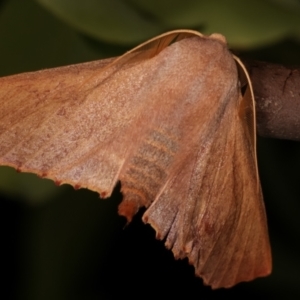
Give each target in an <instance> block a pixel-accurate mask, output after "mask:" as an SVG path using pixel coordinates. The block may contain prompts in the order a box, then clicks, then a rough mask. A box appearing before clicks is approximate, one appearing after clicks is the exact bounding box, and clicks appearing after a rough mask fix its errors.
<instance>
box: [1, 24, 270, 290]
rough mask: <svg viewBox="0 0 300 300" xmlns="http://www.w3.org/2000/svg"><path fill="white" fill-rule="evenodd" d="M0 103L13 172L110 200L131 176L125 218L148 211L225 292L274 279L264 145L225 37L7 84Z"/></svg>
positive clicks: (144, 48)
mask: <svg viewBox="0 0 300 300" xmlns="http://www.w3.org/2000/svg"><path fill="white" fill-rule="evenodd" d="M241 66H242V65H241ZM242 68H243V66H242ZM246 76H247V75H246ZM0 100H1V107H0V163H1V164H2V165H9V166H13V167H15V168H17V169H19V170H20V171H28V172H34V173H37V174H39V175H41V176H45V177H48V178H51V179H53V180H55V181H57V182H61V183H64V182H66V183H70V184H72V185H74V186H76V187H87V188H89V189H92V190H95V191H98V192H99V193H100V195H101V196H102V197H108V196H109V195H110V194H111V193H112V190H113V188H114V186H115V185H116V183H117V181H118V180H121V184H122V192H123V195H124V199H123V202H122V203H121V205H120V208H119V213H120V214H122V215H124V216H126V217H127V219H128V220H131V218H132V217H133V215H134V214H135V213H136V212H137V210H138V209H139V208H140V207H141V206H146V207H149V208H148V210H147V211H146V213H145V215H144V221H146V222H149V223H150V224H151V225H152V226H153V227H154V229H155V230H156V232H157V236H158V238H161V239H164V238H166V245H167V247H168V248H171V249H172V251H173V252H174V254H175V257H178V258H184V257H188V259H189V261H190V262H191V263H192V264H193V265H194V266H195V269H196V274H198V275H199V276H201V277H202V278H203V279H204V282H205V283H206V284H209V285H211V286H212V287H214V288H217V287H229V286H232V285H234V284H236V283H237V282H239V281H247V280H251V279H253V278H255V277H257V276H264V275H267V274H268V273H269V272H270V269H271V258H270V249H269V244H268V236H267V232H266V219H265V214H264V207H263V202H262V197H261V192H260V187H259V182H258V174H257V167H256V156H255V140H253V139H252V140H251V138H250V136H251V132H253V131H252V129H250V131H248V133H247V134H245V127H244V125H242V123H241V118H240V116H241V115H243V111H247V109H246V110H245V109H244V110H243V109H240V107H241V106H242V105H241V103H243V102H242V99H241V96H240V92H239V88H238V74H237V69H236V65H235V62H234V59H233V57H232V55H231V53H230V52H229V51H228V50H227V47H226V45H225V44H224V42H223V41H222V38H220V36H213V37H211V38H210V37H204V36H202V35H201V34H199V33H197V32H194V31H185V30H177V31H173V32H170V33H166V34H164V35H161V36H159V37H157V38H154V39H152V40H150V41H149V42H146V43H144V44H142V45H141V46H139V47H137V48H135V49H133V50H132V51H130V52H128V53H127V54H125V55H124V56H121V57H120V58H118V59H115V60H114V61H113V62H110V61H109V63H107V62H104V63H101V62H99V63H97V62H93V63H88V64H83V65H77V66H70V67H65V68H58V69H53V70H45V71H40V72H35V73H25V74H21V75H15V76H9V77H6V78H2V79H0ZM252 108H253V109H254V106H253V103H252ZM253 115H254V114H253ZM253 136H254V137H255V132H253V135H252V137H253ZM253 141H254V142H253ZM226 245H228V249H225V248H226Z"/></svg>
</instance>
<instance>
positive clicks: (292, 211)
mask: <svg viewBox="0 0 300 300" xmlns="http://www.w3.org/2000/svg"><path fill="white" fill-rule="evenodd" d="M299 13H300V4H299V1H296V0H287V1H285V0H253V1H242V0H225V1H216V0H201V1H199V0H185V1H179V0H174V1H158V0H152V1H147V0H127V1H117V0H85V1H79V0H72V1H71V0H51V1H50V0H36V1H34V0H6V1H2V2H0V37H1V47H0V60H1V69H0V75H1V76H4V75H8V74H13V73H18V72H24V71H31V70H37V69H42V68H46V67H54V66H60V65H67V64H71V63H78V62H84V61H88V60H93V59H99V58H103V57H108V56H115V55H118V54H121V53H123V52H124V51H126V50H128V49H130V47H132V46H135V45H136V44H137V43H139V42H142V41H144V40H146V39H148V38H150V37H153V36H154V35H157V34H160V33H162V32H164V31H166V30H171V29H176V28H189V29H197V30H201V31H202V32H203V33H212V32H220V33H223V34H224V35H226V37H227V39H228V41H229V44H230V46H231V47H232V48H234V49H235V50H237V51H238V55H239V56H241V57H242V58H243V57H247V58H254V59H263V60H268V61H273V62H279V63H286V64H299V63H300V57H299V53H300V52H299V51H300V45H299V43H298V41H299V28H300V26H299V25H300V18H299ZM250 50H251V51H250ZM0 109H1V108H0ZM299 148H300V146H299V143H295V142H291V141H279V140H268V139H263V138H260V139H259V149H258V157H259V167H260V173H261V180H262V186H263V192H264V197H265V202H266V206H267V213H268V219H269V223H270V236H271V242H272V249H273V255H274V271H273V273H272V275H271V276H269V277H268V278H264V279H259V280H255V281H254V282H251V283H245V284H240V285H238V286H237V287H235V288H233V289H230V290H221V291H211V290H210V288H208V287H203V286H202V283H201V280H200V279H197V278H195V277H194V274H193V269H192V268H191V267H190V266H188V265H187V263H186V261H183V262H174V260H173V257H172V254H171V253H170V252H169V251H167V250H165V249H164V245H163V243H161V242H159V241H156V240H155V239H154V232H153V230H152V229H150V228H149V226H144V225H142V223H141V221H140V218H139V217H137V218H135V220H134V222H133V224H131V225H129V226H126V228H125V229H124V230H123V227H124V225H125V221H124V220H123V219H122V218H119V217H118V216H117V213H116V212H117V204H118V202H119V201H120V199H121V195H120V193H118V188H117V189H116V192H115V195H114V197H112V198H111V199H110V200H109V201H107V200H105V201H103V200H99V199H98V195H97V194H96V193H93V192H91V191H87V190H79V191H75V190H73V188H71V187H70V186H61V187H56V186H55V185H54V183H53V182H51V181H48V180H44V179H39V178H37V177H36V176H35V175H32V174H18V173H17V172H16V171H14V170H12V169H10V168H7V167H2V168H0V197H1V201H0V204H1V206H2V207H1V213H2V215H1V221H2V227H1V228H2V230H1V237H2V241H1V242H2V250H3V255H2V260H3V264H2V267H1V272H2V277H4V278H5V280H4V281H3V282H2V289H1V292H0V293H2V295H1V296H4V294H5V293H6V294H7V295H5V297H2V298H3V299H22V300H24V299H31V300H32V299H33V300H34V299H100V298H103V299H115V298H117V297H122V296H123V297H133V298H138V297H141V296H143V297H144V296H145V294H146V296H148V297H156V295H157V294H158V293H160V294H163V295H165V296H166V295H167V296H168V297H172V296H173V295H174V296H176V295H178V294H179V293H181V294H183V295H186V297H199V298H201V297H202V298H205V299H217V298H221V297H224V296H226V297H235V296H239V297H243V296H244V295H245V294H246V295H247V296H254V297H259V298H267V297H274V295H275V296H276V297H287V298H289V299H298V298H299V297H300V288H299V286H300V278H299V275H298V269H299V267H300V257H299V254H298V253H300V245H299V242H298V240H299V235H300V220H299V217H298V214H299V211H300V207H299V198H300V188H299V184H298V173H299V171H298V170H299V167H300V149H299ZM167 281H168V283H167V284H166V282H167ZM146 285H147V289H146ZM137 287H142V292H140V291H139V290H138V289H137ZM158 287H159V289H158Z"/></svg>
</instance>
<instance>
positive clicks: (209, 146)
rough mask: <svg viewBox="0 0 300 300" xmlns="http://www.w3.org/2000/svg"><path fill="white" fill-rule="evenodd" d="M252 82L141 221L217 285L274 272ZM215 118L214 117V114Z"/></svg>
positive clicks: (229, 105) (241, 68)
mask: <svg viewBox="0 0 300 300" xmlns="http://www.w3.org/2000/svg"><path fill="white" fill-rule="evenodd" d="M237 64H238V68H239V71H240V72H242V73H243V74H242V76H244V79H246V92H245V94H244V95H243V96H241V95H240V94H238V93H235V94H234V95H232V98H231V101H230V102H228V103H227V106H226V109H225V110H224V111H223V113H222V114H221V115H220V116H219V117H220V121H219V122H217V123H215V127H212V128H211V130H210V131H209V132H208V133H207V134H206V135H205V133H201V132H200V133H199V144H198V149H197V150H196V151H194V152H190V153H189V155H188V160H186V162H185V165H184V166H183V167H182V169H181V170H180V171H179V172H178V173H177V174H176V176H174V177H173V178H172V179H171V180H170V181H169V182H168V183H167V185H166V186H165V188H164V191H163V192H162V193H161V195H159V197H157V198H156V200H155V201H154V203H153V204H152V205H151V206H150V207H149V209H148V210H147V211H146V213H145V214H144V216H143V220H144V221H145V222H147V223H149V224H151V226H152V227H153V228H154V229H155V230H156V235H157V238H159V239H163V240H165V241H166V242H165V244H166V246H167V248H169V249H172V251H173V253H174V256H175V258H185V257H187V258H188V260H189V262H190V264H192V265H194V267H195V272H196V274H197V275H198V276H200V277H202V278H203V280H204V283H205V284H207V285H210V286H212V288H220V287H231V286H233V285H235V284H237V283H239V282H241V281H250V280H252V279H254V278H256V277H260V276H266V275H268V274H270V272H271V268H272V267H271V250H270V244H269V238H268V231H267V222H266V214H265V208H264V203H263V197H262V193H261V187H260V183H259V178H258V171H257V162H256V153H255V144H256V140H255V127H254V126H253V124H254V120H255V107H254V98H253V92H252V87H251V82H250V80H249V76H248V74H247V71H246V70H245V68H244V66H243V65H242V63H241V62H240V61H239V60H238V61H237ZM212 118H213V115H212Z"/></svg>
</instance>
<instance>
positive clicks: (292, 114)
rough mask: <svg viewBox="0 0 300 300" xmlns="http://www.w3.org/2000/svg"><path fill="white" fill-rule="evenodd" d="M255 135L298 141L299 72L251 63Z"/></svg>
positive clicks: (299, 134)
mask: <svg viewBox="0 0 300 300" xmlns="http://www.w3.org/2000/svg"><path fill="white" fill-rule="evenodd" d="M245 65H246V67H247V69H248V71H249V73H250V77H251V80H252V84H253V89H254V94H255V100H256V110H257V116H256V120H257V132H258V134H259V135H261V136H264V137H270V138H278V139H289V140H296V141H300V70H299V69H295V68H294V69H291V68H287V67H284V66H282V65H276V64H271V63H265V62H258V61H251V62H246V63H245Z"/></svg>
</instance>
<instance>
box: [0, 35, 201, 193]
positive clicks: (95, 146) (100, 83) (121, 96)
mask: <svg viewBox="0 0 300 300" xmlns="http://www.w3.org/2000/svg"><path fill="white" fill-rule="evenodd" d="M190 36H201V35H200V34H199V33H197V32H193V31H183V30H178V31H174V32H170V33H167V34H164V35H162V36H159V37H157V38H154V39H152V40H150V41H149V42H146V43H144V44H142V45H141V46H139V47H137V48H135V49H133V50H132V51H130V52H128V53H127V54H125V55H123V56H121V57H120V58H118V59H115V60H114V61H113V62H112V60H104V61H98V62H92V63H85V64H80V65H74V66H68V67H63V68H57V69H49V70H44V71H39V72H32V73H24V74H20V75H14V76H8V77H4V78H1V79H0V100H1V107H0V141H1V143H0V163H1V165H8V166H12V167H15V168H17V169H18V170H19V171H24V172H34V173H37V174H39V175H40V176H42V177H47V178H50V179H53V180H55V181H56V182H57V183H70V184H72V185H73V186H76V187H88V188H89V189H92V190H95V191H98V192H99V193H100V195H101V196H102V197H108V196H109V195H110V194H111V192H112V190H113V188H114V186H115V184H116V182H117V181H118V180H119V179H120V174H121V172H122V169H123V167H124V165H125V164H126V161H127V160H128V157H130V156H131V154H132V152H134V149H136V148H137V147H139V145H138V141H140V140H142V139H143V138H142V137H141V135H143V134H144V133H145V132H146V131H147V129H148V128H149V126H150V124H152V123H153V122H151V119H153V113H155V111H156V110H157V111H160V107H161V104H160V102H162V101H160V99H159V98H157V99H156V100H154V94H155V93H157V92H155V87H157V86H158V85H159V82H155V83H154V84H152V82H153V81H154V80H153V79H155V78H154V76H155V74H157V73H159V71H158V69H159V67H160V66H159V63H158V62H155V59H156V57H157V56H158V54H159V53H160V52H161V51H163V50H164V49H165V48H167V47H168V45H169V44H171V43H172V42H174V41H178V40H181V39H184V38H186V37H190ZM151 58H153V60H154V61H153V60H151ZM166 59H167V58H166V57H165V58H164V57H162V58H161V59H160V62H162V61H165V60H166ZM149 65H150V68H149V69H148V67H149ZM150 69H151V70H150ZM160 73H163V72H160ZM147 89H150V90H151V91H147ZM162 103H163V102H162ZM147 109H149V111H150V112H147ZM164 109H166V107H165V108H164ZM148 120H149V122H148ZM151 126H152V125H151ZM151 126H150V127H151Z"/></svg>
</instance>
